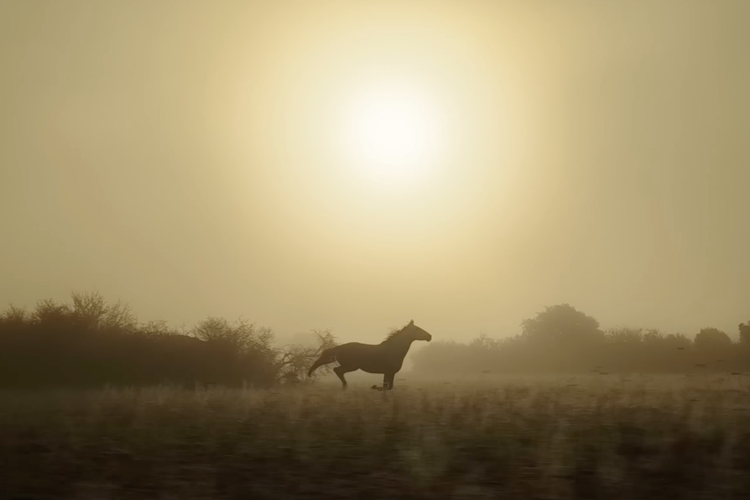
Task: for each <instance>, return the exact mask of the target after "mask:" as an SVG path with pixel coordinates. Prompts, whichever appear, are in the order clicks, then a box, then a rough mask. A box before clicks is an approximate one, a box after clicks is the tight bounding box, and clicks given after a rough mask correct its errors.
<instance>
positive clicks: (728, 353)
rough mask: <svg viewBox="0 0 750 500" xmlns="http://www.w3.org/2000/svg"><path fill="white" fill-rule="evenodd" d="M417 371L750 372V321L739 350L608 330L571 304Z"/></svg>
mask: <svg viewBox="0 0 750 500" xmlns="http://www.w3.org/2000/svg"><path fill="white" fill-rule="evenodd" d="M412 360H413V363H414V365H413V369H414V370H415V371H416V372H419V373H425V374H444V373H452V374H467V375H468V374H477V373H482V372H485V373H486V372H492V373H583V372H594V373H600V374H607V373H629V372H630V373H636V372H642V373H686V372H695V371H698V372H701V373H708V372H728V373H735V374H738V375H739V374H740V373H741V372H743V371H745V372H748V371H750V321H748V322H747V324H745V323H741V324H740V325H739V340H738V341H737V342H734V341H732V339H731V338H730V337H729V335H727V334H726V333H725V332H723V331H721V330H718V329H716V328H703V329H701V330H700V331H699V332H698V333H697V334H696V335H695V336H694V337H693V338H690V337H687V336H686V335H683V334H680V333H670V334H666V333H664V332H661V331H659V330H655V329H647V328H627V327H621V328H612V329H608V330H603V329H602V328H601V327H600V325H599V322H598V321H597V320H596V319H595V318H593V317H591V316H588V315H586V314H585V313H583V312H581V311H578V310H577V309H576V308H575V307H573V306H570V305H569V304H560V305H555V306H551V307H547V308H546V309H545V310H544V311H542V312H540V313H538V314H537V315H536V316H535V317H534V318H530V319H526V320H524V321H523V322H522V323H521V333H520V334H518V335H516V336H515V337H509V338H503V339H492V338H489V337H487V336H485V335H480V336H479V337H478V338H476V339H474V340H473V341H471V342H468V343H459V342H450V341H449V342H445V341H443V342H439V341H438V342H432V343H430V344H429V345H427V346H425V347H424V348H423V349H421V350H419V351H418V352H416V353H415V354H414V355H413V357H412Z"/></svg>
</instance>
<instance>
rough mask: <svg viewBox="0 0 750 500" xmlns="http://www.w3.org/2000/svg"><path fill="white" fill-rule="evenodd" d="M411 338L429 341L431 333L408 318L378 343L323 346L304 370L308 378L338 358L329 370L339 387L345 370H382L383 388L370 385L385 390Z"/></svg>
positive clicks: (390, 383)
mask: <svg viewBox="0 0 750 500" xmlns="http://www.w3.org/2000/svg"><path fill="white" fill-rule="evenodd" d="M415 340H426V341H427V342H429V341H430V340H432V335H430V334H429V333H427V332H426V331H424V330H422V329H421V328H419V327H418V326H416V325H415V324H414V320H411V321H410V322H409V324H408V325H406V326H405V327H403V328H401V329H400V330H394V331H392V332H391V333H390V334H389V335H388V337H386V339H385V340H384V341H383V342H381V343H380V344H360V343H359V342H349V343H348V344H341V345H339V346H336V347H331V348H330V349H326V350H325V351H323V353H322V354H321V355H320V357H319V358H318V360H317V361H315V363H313V365H312V366H311V367H310V371H308V372H307V376H308V377H309V376H310V375H312V373H313V372H314V371H315V369H316V368H317V367H319V366H321V365H326V364H328V363H333V362H334V361H338V363H339V366H337V367H336V368H334V369H333V371H334V372H335V373H336V375H337V376H338V377H339V379H341V383H342V384H343V388H344V389H346V386H347V383H346V379H345V378H344V374H345V373H349V372H353V371H357V370H362V371H365V372H367V373H382V374H383V387H382V388H381V387H377V386H375V385H373V386H372V388H373V389H377V390H379V391H386V390H390V389H393V378H394V377H395V376H396V373H398V371H399V370H400V369H401V366H402V365H403V364H404V357H406V353H407V352H408V351H409V347H411V343H412V342H414V341H415Z"/></svg>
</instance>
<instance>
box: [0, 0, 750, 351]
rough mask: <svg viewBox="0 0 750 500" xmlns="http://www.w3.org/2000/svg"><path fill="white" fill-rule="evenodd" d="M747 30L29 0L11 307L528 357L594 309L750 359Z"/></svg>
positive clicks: (6, 247)
mask: <svg viewBox="0 0 750 500" xmlns="http://www.w3.org/2000/svg"><path fill="white" fill-rule="evenodd" d="M749 21H750V3H748V2H747V1H745V0H737V1H724V2H703V1H700V2H699V1H650V2H617V3H614V2H595V1H577V2H573V1H571V2H564V3H563V2H554V3H553V2H521V1H518V2H489V1H487V2H470V1H466V2H383V1H380V2H323V1H318V2H219V1H210V2H209V1H205V2H198V1H191V2H185V1H160V2H125V1H108V2H94V1H72V0H71V1H65V2H38V1H28V2H27V1H24V2H20V1H2V2H0V68H2V78H0V110H2V112H0V228H2V232H1V233H0V234H1V235H2V240H1V244H0V305H2V306H3V307H5V306H6V305H7V304H9V303H13V304H15V305H17V306H29V307H30V306H33V305H34V303H35V302H36V301H37V300H39V299H43V298H54V299H58V300H64V299H65V298H66V297H67V296H68V295H69V293H70V292H71V291H74V290H78V291H86V290H99V291H100V292H101V293H102V294H103V295H104V296H105V297H107V298H108V299H112V300H116V299H122V300H124V301H126V302H128V303H129V304H131V306H132V307H133V310H134V311H135V312H136V314H137V315H138V317H139V318H140V319H142V320H150V319H164V320H167V321H169V322H170V323H171V324H174V325H179V324H183V323H184V324H186V325H188V326H191V325H193V324H194V323H195V322H197V321H199V320H201V319H203V318H205V317H207V316H209V315H214V316H222V317H226V318H230V319H233V318H237V317H238V316H243V317H245V318H247V319H249V320H251V321H253V322H256V323H258V324H261V325H267V326H269V327H272V328H273V329H274V330H275V331H276V332H277V333H278V334H279V335H282V336H283V335H291V334H293V333H296V332H302V331H309V330H311V329H324V328H330V329H331V330H333V332H334V333H335V334H336V335H338V336H339V338H340V339H344V340H363V341H371V340H376V339H379V338H381V337H382V336H383V335H384V334H385V332H386V328H387V327H389V326H401V325H403V324H405V323H406V322H408V321H409V320H410V319H412V318H413V319H414V320H415V322H417V323H418V324H419V325H420V326H422V327H424V328H425V329H426V330H428V331H430V332H431V333H432V334H433V335H434V337H435V339H455V340H467V339H469V338H473V337H475V336H476V335H477V334H479V333H485V334H488V335H490V336H498V337H500V336H505V335H513V334H516V333H518V332H519V331H520V327H519V324H520V322H521V320H523V319H524V318H530V317H533V316H534V314H535V313H537V312H539V311H541V310H543V308H544V306H548V305H554V304H560V303H565V302H567V303H570V304H572V305H574V306H575V307H577V308H578V309H580V310H582V311H584V312H585V313H586V314H589V315H592V316H594V317H595V318H597V319H598V320H599V321H600V322H601V324H602V326H603V327H612V326H617V325H631V326H643V327H649V328H659V329H662V330H664V331H666V332H683V333H686V334H688V335H692V334H694V333H697V331H698V330H699V329H700V328H702V327H706V326H715V327H718V328H720V329H723V330H725V331H726V332H727V333H729V334H730V335H731V336H733V337H735V338H736V336H737V326H736V325H737V324H738V323H739V322H741V321H745V320H747V319H748V318H749V317H750V310H749V309H748V307H749V306H750V303H749V302H748V298H750V258H749V255H750V254H749V249H750V224H748V218H749V217H748V216H749V215H750V166H749V165H750V146H749V145H748V133H750V99H748V94H747V89H750V58H748V57H747V48H748V47H750V30H748V29H747V26H748V22H749ZM363 110H364V111H363ZM368 110H370V111H368ZM373 110H374V111H373ZM368 113H369V114H368ZM394 124H396V125H394ZM394 126H395V127H396V128H394ZM398 127H404V128H398Z"/></svg>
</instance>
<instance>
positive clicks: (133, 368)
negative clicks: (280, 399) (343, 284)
mask: <svg viewBox="0 0 750 500" xmlns="http://www.w3.org/2000/svg"><path fill="white" fill-rule="evenodd" d="M71 299H72V301H71V302H70V303H58V302H55V301H53V300H44V301H41V302H39V303H38V304H37V305H36V307H35V308H34V309H33V310H31V311H27V310H25V309H21V308H17V307H13V306H10V307H9V308H8V309H7V310H6V311H5V312H3V313H1V314H0V387H2V388H50V387H96V386H102V385H107V384H108V385H114V386H138V385H152V384H163V383H167V384H175V385H180V386H188V387H193V386H196V385H198V386H206V385H213V384H217V385H224V386H236V387H239V386H254V387H269V386H272V385H276V384H285V383H296V382H300V381H302V380H303V376H304V374H305V372H306V370H307V368H308V367H309V364H310V363H311V362H312V360H314V359H315V358H316V357H317V356H318V355H319V354H320V352H321V351H322V350H323V349H326V348H328V347H331V346H333V345H335V338H334V337H333V335H331V333H330V332H328V331H319V332H315V334H316V337H317V345H314V346H305V345H298V344H296V345H288V346H283V347H278V346H276V345H275V344H274V334H273V332H272V331H271V330H270V329H268V328H264V327H257V326H255V325H254V324H252V323H249V322H247V321H244V320H241V319H240V320H238V321H236V322H234V323H230V322H229V321H227V320H226V319H223V318H215V317H209V318H207V319H206V320H204V321H201V322H200V323H198V324H197V325H196V326H195V327H194V328H192V329H190V330H185V329H183V330H177V329H174V328H172V327H170V326H168V325H167V323H166V322H163V321H152V322H147V323H141V322H139V321H138V320H137V319H136V317H135V315H134V314H133V313H132V311H131V310H130V307H129V306H127V305H126V304H123V303H121V302H117V303H112V304H108V303H107V302H106V301H105V299H104V298H103V297H102V295H101V294H99V293H97V292H91V293H73V294H71ZM323 373H324V372H323Z"/></svg>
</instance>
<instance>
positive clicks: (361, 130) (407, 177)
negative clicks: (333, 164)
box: [345, 84, 442, 182]
mask: <svg viewBox="0 0 750 500" xmlns="http://www.w3.org/2000/svg"><path fill="white" fill-rule="evenodd" d="M441 132H442V122H441V117H440V112H439V108H438V106H436V103H435V102H434V100H433V99H430V96H429V94H428V93H427V92H426V91H420V90H419V89H418V88H415V87H414V86H410V85H404V84H401V85H373V86H370V87H368V88H366V89H362V90H361V91H360V92H358V93H356V94H355V95H354V96H353V97H352V99H351V101H350V103H349V107H348V109H347V119H346V122H345V133H346V135H347V136H348V140H347V142H348V146H349V150H350V151H349V152H350V155H349V156H350V158H351V160H352V161H353V163H354V164H356V165H357V166H358V168H360V169H361V171H362V172H363V173H365V174H367V177H368V178H375V179H379V180H384V181H388V182H397V181H402V182H403V181H414V180H418V179H419V177H420V176H421V175H423V174H424V173H425V171H426V170H428V169H429V167H430V166H431V165H432V164H433V163H434V161H435V159H436V158H437V157H438V155H439V152H440V148H441V142H442V141H441V139H442V137H441V135H442V133H441Z"/></svg>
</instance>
